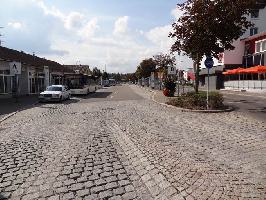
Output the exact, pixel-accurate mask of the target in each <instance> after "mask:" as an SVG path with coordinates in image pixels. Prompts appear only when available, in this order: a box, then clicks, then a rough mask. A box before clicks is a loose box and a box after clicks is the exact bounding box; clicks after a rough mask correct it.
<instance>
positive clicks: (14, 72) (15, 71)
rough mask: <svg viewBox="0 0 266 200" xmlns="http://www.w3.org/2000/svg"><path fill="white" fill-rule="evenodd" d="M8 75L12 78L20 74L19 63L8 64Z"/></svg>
mask: <svg viewBox="0 0 266 200" xmlns="http://www.w3.org/2000/svg"><path fill="white" fill-rule="evenodd" d="M9 67H10V68H9V69H10V75H12V76H14V75H17V74H21V63H20V62H10V63H9Z"/></svg>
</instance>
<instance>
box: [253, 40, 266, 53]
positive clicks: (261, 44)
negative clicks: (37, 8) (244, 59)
mask: <svg viewBox="0 0 266 200" xmlns="http://www.w3.org/2000/svg"><path fill="white" fill-rule="evenodd" d="M255 48H256V53H260V52H264V51H266V40H261V41H257V42H256V43H255Z"/></svg>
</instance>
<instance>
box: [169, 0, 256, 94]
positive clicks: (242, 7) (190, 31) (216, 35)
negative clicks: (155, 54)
mask: <svg viewBox="0 0 266 200" xmlns="http://www.w3.org/2000/svg"><path fill="white" fill-rule="evenodd" d="M255 2H256V0H233V1H232V0H215V1H214V0H187V1H186V2H184V3H181V4H178V5H177V7H178V8H179V9H180V10H181V11H183V15H182V16H181V18H179V19H178V20H177V21H176V22H175V23H173V24H172V27H173V31H172V32H171V33H170V35H169V36H170V37H171V38H174V39H175V43H174V44H173V45H172V47H171V50H172V52H181V51H184V52H185V54H187V55H189V56H190V57H191V58H192V59H193V61H194V70H195V77H196V82H195V91H196V92H198V86H199V71H200V62H201V60H202V58H203V56H204V55H205V56H213V57H216V58H217V56H218V54H219V53H221V52H223V51H224V50H233V49H234V46H233V45H232V43H233V41H234V40H237V39H238V38H239V37H240V36H241V35H242V34H243V33H245V31H246V30H247V29H248V28H249V27H250V26H252V24H251V22H249V21H248V20H247V15H248V14H249V13H250V11H251V9H252V8H254V5H255Z"/></svg>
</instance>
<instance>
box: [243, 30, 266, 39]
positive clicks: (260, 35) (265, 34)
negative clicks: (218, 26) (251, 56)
mask: <svg viewBox="0 0 266 200" xmlns="http://www.w3.org/2000/svg"><path fill="white" fill-rule="evenodd" d="M263 36H266V31H264V32H260V33H258V34H256V35H252V36H249V37H247V38H243V39H241V41H244V42H247V41H250V40H254V39H257V38H259V37H263Z"/></svg>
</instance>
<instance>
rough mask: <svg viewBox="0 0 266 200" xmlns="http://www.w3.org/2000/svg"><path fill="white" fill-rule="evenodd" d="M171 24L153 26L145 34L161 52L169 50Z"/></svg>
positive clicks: (171, 41)
mask: <svg viewBox="0 0 266 200" xmlns="http://www.w3.org/2000/svg"><path fill="white" fill-rule="evenodd" d="M171 28H172V27H171V25H166V26H161V27H155V28H153V29H151V30H150V31H149V32H147V33H146V34H145V35H146V37H147V39H148V40H150V41H151V42H152V43H153V44H154V45H155V46H157V47H158V50H159V51H161V52H169V50H170V47H171V45H172V44H173V40H172V39H171V38H169V37H168V35H169V33H170V31H171Z"/></svg>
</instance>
